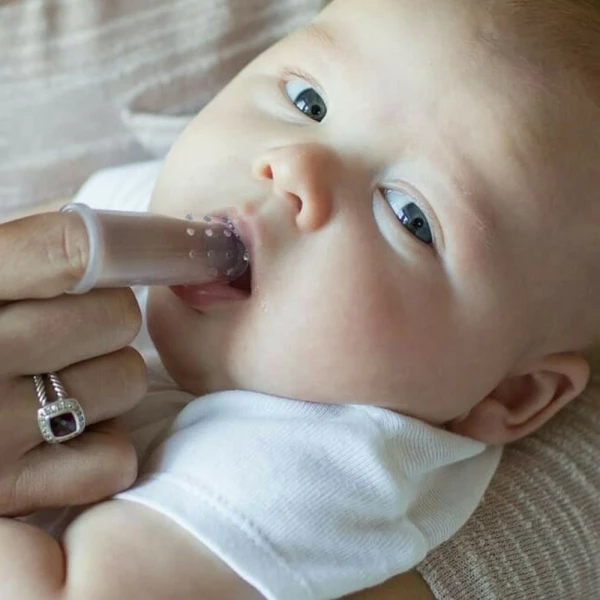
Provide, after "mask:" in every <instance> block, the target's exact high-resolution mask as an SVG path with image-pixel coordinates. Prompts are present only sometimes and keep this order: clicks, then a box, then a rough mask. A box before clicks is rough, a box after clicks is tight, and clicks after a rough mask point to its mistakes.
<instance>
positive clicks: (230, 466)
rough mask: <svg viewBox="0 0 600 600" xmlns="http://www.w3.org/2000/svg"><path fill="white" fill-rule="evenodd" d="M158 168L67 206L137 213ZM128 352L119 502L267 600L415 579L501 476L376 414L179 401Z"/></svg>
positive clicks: (450, 440)
mask: <svg viewBox="0 0 600 600" xmlns="http://www.w3.org/2000/svg"><path fill="white" fill-rule="evenodd" d="M159 168H160V162H153V163H144V164H138V165H132V166H130V167H125V168H123V167H121V168H117V169H111V170H108V171H105V172H103V173H101V174H99V175H96V176H95V177H94V178H92V179H91V180H90V181H89V182H88V183H87V184H86V185H85V186H84V187H83V188H82V190H81V192H80V194H79V195H78V196H77V198H76V199H75V200H76V201H80V202H85V203H86V204H89V205H90V206H92V207H94V208H105V209H118V210H134V211H141V210H145V209H146V207H147V206H148V202H149V198H150V194H151V190H152V185H153V181H154V179H155V177H156V175H157V172H158V169H159ZM142 300H143V296H142ZM137 342H138V343H137V345H138V347H139V348H140V349H141V350H142V351H143V352H144V354H145V355H146V356H147V357H148V359H149V362H150V367H151V369H150V372H151V386H150V389H151V391H150V394H149V398H148V402H146V401H145V402H144V403H143V404H142V406H141V407H140V408H139V409H138V410H136V411H134V413H132V414H131V415H130V425H131V427H132V429H133V430H134V431H135V435H136V443H137V447H138V452H139V453H140V455H141V457H142V460H141V464H142V466H141V472H140V473H141V475H140V479H139V480H138V482H137V483H136V485H135V486H134V487H133V488H132V489H130V490H128V491H126V492H124V493H122V494H119V495H117V498H121V499H126V500H130V501H134V502H139V503H142V504H144V505H147V506H149V507H152V508H153V509H155V510H157V511H158V512H160V513H162V514H164V515H166V516H168V517H170V518H171V519H173V520H174V521H175V522H177V523H178V524H179V525H180V526H181V527H184V528H185V529H186V530H187V531H189V532H190V533H191V534H192V535H194V536H196V537H197V539H199V540H200V541H201V542H202V543H203V544H205V545H206V546H207V547H209V548H210V549H211V550H212V551H213V552H215V554H217V555H218V556H219V557H220V558H221V559H222V560H224V561H225V562H226V563H227V564H229V566H230V567H231V568H232V569H234V570H235V571H236V572H237V573H238V574H239V575H240V576H242V577H243V578H245V579H246V580H247V581H248V582H249V583H250V584H252V585H253V586H254V587H256V588H257V589H258V590H259V591H260V592H261V593H262V594H263V595H264V596H265V597H266V598H267V599H269V600H309V599H310V600H321V599H322V600H326V599H329V598H338V597H340V596H342V595H345V594H348V593H351V592H352V591H356V590H359V589H363V588H365V587H369V586H373V585H376V584H378V583H380V582H383V581H385V580H386V579H388V578H390V577H391V576H393V575H394V574H396V573H400V572H403V571H407V570H409V569H411V568H413V567H414V566H416V565H417V564H418V563H419V562H420V561H421V560H422V559H423V558H424V557H425V556H426V554H427V553H428V552H429V551H430V550H431V549H432V548H434V547H436V546H438V545H439V544H441V543H442V542H443V541H445V540H447V539H448V538H449V537H450V536H452V535H453V534H454V533H455V532H456V531H457V530H458V529H459V528H460V527H461V526H462V525H463V524H464V523H465V522H466V520H467V519H468V517H469V516H470V515H471V514H472V512H473V511H474V510H475V508H476V507H477V505H478V503H479V501H480V500H481V498H482V496H483V493H484V491H485V489H486V487H487V486H488V484H489V481H490V479H491V477H492V475H493V473H494V471H495V469H496V467H497V465H498V462H499V458H500V454H501V450H500V449H499V448H486V446H485V445H484V444H481V443H479V442H476V441H473V440H470V439H467V438H463V437H460V436H457V435H455V434H452V433H449V432H446V431H444V430H442V429H439V428H434V427H432V426H430V425H427V424H425V423H422V422H420V421H418V420H415V419H412V418H409V417H404V416H401V415H398V414H396V413H393V412H391V411H388V410H384V409H381V408H377V407H374V406H357V405H351V404H345V405H322V404H313V403H305V402H299V401H295V400H289V399H284V398H276V397H272V396H266V395H264V394H258V393H253V392H243V391H231V392H221V393H217V394H212V395H209V396H205V397H202V398H198V399H193V400H192V401H191V402H189V401H190V397H189V395H187V394H183V393H182V392H179V391H176V390H174V389H173V388H174V384H173V383H172V381H171V380H170V378H169V377H168V375H167V374H166V373H165V372H164V370H162V368H161V367H160V364H159V362H158V360H157V356H156V353H155V351H154V350H153V348H152V346H151V343H150V340H149V339H148V336H147V333H146V332H145V331H144V332H142V334H141V336H140V338H139V339H138V340H137ZM348 400H349V401H351V399H348ZM188 402H189V403H188ZM186 404H187V405H186ZM184 406H185V408H183V410H181V412H180V413H179V415H178V416H177V417H176V418H175V420H174V421H172V418H173V414H174V413H175V412H177V411H179V410H180V409H181V408H182V407H184ZM169 423H170V424H171V425H170V427H169V428H168V429H167V430H166V431H165V432H164V433H162V434H160V436H158V438H156V439H155V436H156V434H157V431H158V430H160V429H162V428H164V426H165V424H169ZM63 526H64V522H63Z"/></svg>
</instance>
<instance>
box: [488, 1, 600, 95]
mask: <svg viewBox="0 0 600 600" xmlns="http://www.w3.org/2000/svg"><path fill="white" fill-rule="evenodd" d="M488 7H489V10H490V16H491V17H492V18H491V19H490V21H489V23H490V28H489V29H487V28H486V29H485V30H484V31H483V32H482V33H483V37H484V38H486V39H487V40H488V41H489V42H491V43H492V44H494V45H495V46H501V49H502V50H504V51H507V52H511V53H512V54H513V55H514V53H516V52H519V53H522V54H521V56H522V59H523V60H526V59H530V60H532V61H533V62H535V63H536V64H537V65H538V67H539V68H544V69H561V70H563V71H565V72H570V73H571V74H572V75H579V76H580V77H581V82H582V83H583V85H584V86H585V87H586V88H587V89H588V90H589V91H590V92H591V93H592V96H593V98H594V100H595V101H596V103H597V104H598V105H599V106H600V0H489V1H488Z"/></svg>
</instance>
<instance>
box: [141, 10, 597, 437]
mask: <svg viewBox="0 0 600 600" xmlns="http://www.w3.org/2000/svg"><path fill="white" fill-rule="evenodd" d="M599 69H600V6H599V5H598V3H597V2H596V1H595V0H588V1H585V0H579V1H577V0H545V1H544V0H521V1H516V0H513V1H510V2H509V1H508V0H454V1H449V0H334V1H333V2H332V3H331V4H330V5H329V7H328V8H327V9H326V10H325V11H324V12H323V13H322V14H321V15H320V16H319V17H318V18H317V19H316V21H315V22H314V23H313V24H312V25H311V26H309V27H306V28H303V29H302V30H300V31H299V32H297V33H295V34H293V35H291V36H290V37H288V38H286V39H284V40H283V41H282V42H280V43H279V44H277V45H275V46H274V47H272V48H271V49H269V50H268V51H267V52H266V53H264V54H263V55H262V56H261V57H259V58H258V59H257V60H256V61H254V62H253V63H252V64H251V65H250V66H248V67H247V68H246V69H245V70H244V71H242V73H241V74H240V75H239V76H238V77H237V78H235V79H234V80H233V81H232V82H231V83H230V84H229V86H227V87H226V88H225V90H224V91H223V92H222V93H221V94H220V95H219V96H218V97H217V98H216V99H215V100H214V101H213V102H212V103H211V104H210V105H209V106H208V107H207V108H206V109H204V110H203V111H202V112H201V113H200V114H199V115H198V117H197V118H196V119H195V120H194V121H193V122H192V124H191V125H190V126H189V127H188V128H187V130H186V131H185V132H184V133H183V134H182V136H181V137H180V139H179V140H178V141H177V142H176V143H175V145H174V147H173V149H172V151H171V153H170V154H169V156H168V158H167V161H166V164H165V166H164V168H163V171H162V174H161V177H160V178H159V182H158V184H157V187H156V189H155V193H154V197H153V204H152V210H153V211H156V212H162V213H166V214H172V215H175V216H178V217H181V216H183V215H184V214H186V213H190V212H191V213H193V214H194V215H196V216H198V217H199V216H201V215H203V214H206V213H209V212H213V211H218V210H220V209H223V208H224V207H232V209H233V212H234V213H235V215H237V216H236V217H235V218H236V219H237V222H238V226H239V229H240V232H241V234H242V236H246V238H247V241H249V245H250V246H251V254H252V258H251V264H252V293H251V295H250V296H249V297H248V298H246V299H244V300H242V301H236V302H232V301H228V302H220V303H219V302H215V301H214V300H215V297H214V296H207V295H206V294H205V295H204V296H198V298H199V306H202V308H201V309H200V310H195V309H192V308H190V306H189V305H188V304H186V303H184V302H182V301H181V299H180V298H179V297H178V296H176V295H175V294H173V293H172V292H171V291H170V290H168V289H157V290H154V291H153V293H152V294H151V297H150V302H149V310H148V318H149V327H150V331H151V334H152V336H153V338H154V341H155V342H156V344H157V347H158V349H159V351H160V352H161V355H162V357H163V360H164V362H165V365H166V366H167V368H168V369H169V370H170V372H171V373H172V375H173V376H174V377H175V379H176V380H177V381H178V382H179V383H180V384H181V385H182V386H183V387H184V388H186V389H188V390H189V391H191V392H194V393H203V392H206V391H216V390H221V389H228V388H241V389H248V390H256V391H260V392H264V393H270V394H274V395H279V396H285V397H291V398H296V399H300V400H306V401H315V402H326V403H356V404H361V403H366V404H375V405H379V406H382V407H385V408H390V409H392V410H396V411H399V412H401V413H404V414H407V415H411V416H415V417H418V418H421V419H424V420H427V421H429V422H431V423H434V424H440V425H441V424H447V425H448V427H449V428H451V429H452V430H454V431H457V432H459V433H463V434H465V435H469V436H472V437H474V438H477V439H481V440H484V441H487V442H491V443H503V442H508V441H512V440H515V439H518V438H519V437H521V436H523V435H526V434H528V433H530V432H531V431H533V430H535V429H536V428H537V427H539V426H540V425H541V424H542V423H544V422H545V421H546V420H547V419H548V418H550V417H551V416H552V415H553V414H554V413H555V412H556V411H557V410H559V409H560V408H561V407H562V406H564V404H565V403H566V402H568V401H569V400H570V399H572V398H573V397H575V396H576V395H577V394H578V393H579V392H580V391H581V390H582V389H583V387H584V386H585V384H586V381H587V377H588V367H587V363H586V362H585V360H584V359H583V358H582V357H581V356H580V352H581V351H582V350H583V349H585V348H586V347H587V346H588V345H589V344H590V343H591V342H593V341H595V340H597V339H598V338H600V311H599V310H598V301H599V300H600V284H599V282H600V278H599V277H598V276H597V264H598V259H599V258H600V235H598V226H599V224H600V196H599V195H598V190H599V189H600V71H599ZM248 238H249V239H248ZM193 295H194V291H193V290H188V300H189V299H190V296H193ZM207 298H212V300H211V301H208V300H207ZM192 303H193V301H192Z"/></svg>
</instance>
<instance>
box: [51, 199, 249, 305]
mask: <svg viewBox="0 0 600 600" xmlns="http://www.w3.org/2000/svg"><path fill="white" fill-rule="evenodd" d="M62 211H63V212H73V213H77V214H78V215H79V216H80V217H81V219H82V220H83V223H84V225H85V227H86V230H87V234H88V240H89V260H88V265H87V269H86V271H85V273H84V275H83V277H82V278H81V280H80V281H79V282H78V283H77V285H75V286H74V287H73V288H71V289H70V290H68V291H69V292H70V293H74V294H82V293H85V292H87V291H89V290H91V289H92V288H102V287H105V288H106V287H128V286H132V285H194V284H202V283H208V282H214V281H231V280H234V279H236V278H238V277H239V276H240V275H242V274H243V273H244V271H245V270H246V268H247V266H248V254H247V251H246V248H245V246H244V244H243V243H242V241H241V240H240V239H239V237H238V236H237V235H236V233H235V231H234V230H233V229H232V227H231V225H230V224H229V223H228V222H227V221H225V220H222V219H207V220H204V221H189V220H185V219H176V218H173V217H166V216H162V215H156V214H151V213H133V212H125V211H123V212H121V211H104V210H95V209H92V208H90V207H89V206H87V205H85V204H78V203H72V204H68V205H66V206H65V207H63V208H62Z"/></svg>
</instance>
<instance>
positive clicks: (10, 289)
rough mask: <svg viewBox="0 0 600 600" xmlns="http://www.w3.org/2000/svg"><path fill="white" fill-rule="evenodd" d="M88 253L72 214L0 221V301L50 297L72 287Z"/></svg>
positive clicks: (84, 235)
mask: <svg viewBox="0 0 600 600" xmlns="http://www.w3.org/2000/svg"><path fill="white" fill-rule="evenodd" d="M88 257H89V244H88V236H87V232H86V229H85V225H84V224H83V221H82V220H81V218H80V217H79V216H78V215H76V214H70V213H61V212H53V213H44V214H39V215H33V216H30V217H25V218H23V219H18V220H16V221H9V222H7V223H3V224H1V225H0V301H11V300H21V299H34V298H52V297H54V296H59V295H61V294H63V293H64V292H65V291H66V290H68V289H70V288H72V287H73V286H74V285H75V284H76V283H77V282H79V280H80V279H81V278H82V276H83V274H84V273H85V269H86V266H87V263H88Z"/></svg>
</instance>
